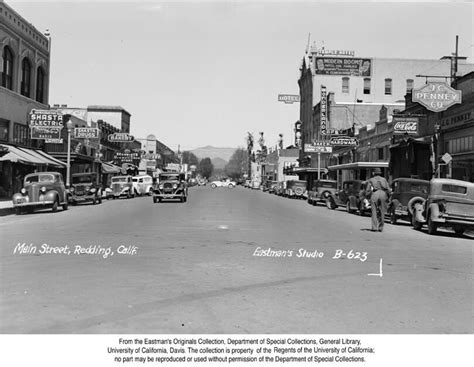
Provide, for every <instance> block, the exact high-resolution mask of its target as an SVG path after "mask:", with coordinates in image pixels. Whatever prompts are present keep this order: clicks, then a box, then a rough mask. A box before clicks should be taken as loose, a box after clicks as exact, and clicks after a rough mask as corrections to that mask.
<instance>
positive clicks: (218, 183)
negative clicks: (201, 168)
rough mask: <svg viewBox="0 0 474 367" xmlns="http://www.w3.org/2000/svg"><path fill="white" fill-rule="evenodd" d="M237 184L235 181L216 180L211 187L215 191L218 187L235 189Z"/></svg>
mask: <svg viewBox="0 0 474 367" xmlns="http://www.w3.org/2000/svg"><path fill="white" fill-rule="evenodd" d="M235 186H237V184H236V183H235V181H231V180H229V179H227V180H220V181H219V180H215V181H212V182H211V187H212V188H213V189H215V188H216V187H228V188H230V189H233V188H234V187H235Z"/></svg>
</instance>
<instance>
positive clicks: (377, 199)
mask: <svg viewBox="0 0 474 367" xmlns="http://www.w3.org/2000/svg"><path fill="white" fill-rule="evenodd" d="M381 174H382V170H381V169H380V168H375V169H374V170H373V171H372V178H371V179H369V184H368V185H367V193H366V194H367V196H369V197H370V204H371V207H372V231H373V232H382V231H383V225H384V218H385V213H386V212H387V201H388V197H389V194H390V186H389V185H388V182H387V180H386V179H385V178H384V177H382V176H381Z"/></svg>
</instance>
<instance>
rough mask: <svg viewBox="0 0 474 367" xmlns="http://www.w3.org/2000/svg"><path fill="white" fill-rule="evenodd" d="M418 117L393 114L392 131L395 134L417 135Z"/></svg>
mask: <svg viewBox="0 0 474 367" xmlns="http://www.w3.org/2000/svg"><path fill="white" fill-rule="evenodd" d="M419 122H420V119H419V118H418V117H409V116H403V115H398V116H397V115H394V116H393V120H392V123H393V133H394V134H397V135H405V134H408V135H418V125H419Z"/></svg>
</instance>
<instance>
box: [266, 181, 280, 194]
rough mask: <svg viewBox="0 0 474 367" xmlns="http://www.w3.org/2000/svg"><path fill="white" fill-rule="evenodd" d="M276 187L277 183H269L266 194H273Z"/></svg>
mask: <svg viewBox="0 0 474 367" xmlns="http://www.w3.org/2000/svg"><path fill="white" fill-rule="evenodd" d="M277 186H278V181H270V186H269V188H268V193H269V194H274V193H275V190H276V188H277Z"/></svg>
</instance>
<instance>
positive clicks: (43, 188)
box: [40, 186, 46, 194]
mask: <svg viewBox="0 0 474 367" xmlns="http://www.w3.org/2000/svg"><path fill="white" fill-rule="evenodd" d="M40 191H41V192H42V193H43V194H44V193H45V192H46V187H44V186H43V187H42V188H41V189H40Z"/></svg>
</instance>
